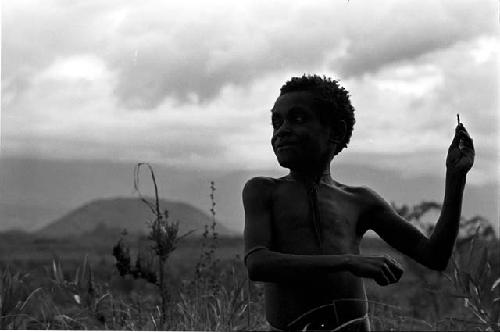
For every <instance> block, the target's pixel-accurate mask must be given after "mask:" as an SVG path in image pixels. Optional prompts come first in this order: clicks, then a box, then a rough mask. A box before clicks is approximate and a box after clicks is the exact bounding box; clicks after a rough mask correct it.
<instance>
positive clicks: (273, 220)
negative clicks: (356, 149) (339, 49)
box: [243, 75, 474, 331]
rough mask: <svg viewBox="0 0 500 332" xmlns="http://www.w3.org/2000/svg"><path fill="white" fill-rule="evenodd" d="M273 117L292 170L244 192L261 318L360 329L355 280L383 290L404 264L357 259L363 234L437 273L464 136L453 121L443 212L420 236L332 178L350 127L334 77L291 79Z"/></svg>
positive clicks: (459, 188) (380, 203)
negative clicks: (430, 231)
mask: <svg viewBox="0 0 500 332" xmlns="http://www.w3.org/2000/svg"><path fill="white" fill-rule="evenodd" d="M271 115H272V126H273V136H272V139H271V144H272V147H273V150H274V153H275V154H276V157H277V159H278V162H279V164H280V165H281V166H283V167H285V168H288V169H289V170H290V173H289V174H288V175H286V176H284V177H281V178H277V179H274V178H264V177H256V178H253V179H251V180H249V181H248V182H247V183H246V185H245V188H244V189H243V204H244V207H245V250H246V255H245V262H246V265H247V268H248V274H249V277H250V279H251V280H254V281H263V282H265V302H266V303H265V304H266V317H267V320H268V322H269V324H270V325H271V327H272V328H274V329H280V330H304V329H305V330H322V329H330V330H332V329H334V328H336V327H339V326H346V329H348V330H353V329H356V330H361V331H367V330H369V329H370V327H369V321H368V319H367V317H366V314H367V303H366V294H365V289H364V284H363V279H362V278H371V279H373V280H375V281H376V282H377V283H378V284H379V285H382V286H384V285H388V284H392V283H395V282H397V281H398V280H399V279H400V278H401V275H402V274H403V270H402V268H401V266H400V265H399V264H398V263H397V262H396V261H395V260H394V259H392V258H391V257H388V256H364V255H360V252H359V245H360V241H361V239H362V237H363V234H364V233H365V232H366V231H367V230H373V231H375V232H376V233H377V234H378V235H379V236H380V237H381V238H382V239H383V240H385V241H386V242H387V243H388V244H389V245H391V246H392V247H394V248H396V249H397V250H399V251H400V252H402V253H403V254H405V255H407V256H409V257H411V258H413V259H414V260H416V261H417V262H419V263H420V264H423V265H424V266H427V267H428V268H430V269H433V270H439V271H442V270H444V269H445V268H446V266H447V263H448V260H449V258H450V256H451V253H452V250H453V246H454V242H455V239H456V236H457V233H458V225H459V219H460V213H461V209H462V196H463V190H464V186H465V179H466V174H467V172H468V171H469V170H470V169H471V167H472V164H473V162H474V147H473V143H472V139H471V138H470V136H469V134H468V133H467V131H466V130H465V128H464V126H463V125H462V124H461V123H459V124H458V125H457V127H456V129H455V136H454V138H453V141H452V143H451V145H450V147H449V149H448V155H447V158H446V180H445V196H444V201H443V206H442V210H441V215H440V217H439V220H438V222H437V224H436V227H435V229H434V232H433V234H432V235H431V236H430V238H427V237H426V236H424V235H423V234H422V233H421V232H420V231H419V230H418V229H416V228H415V227H414V226H412V225H411V224H410V223H408V222H407V221H406V220H404V219H403V218H402V217H400V216H399V215H398V214H397V213H396V212H395V211H394V209H393V208H392V207H391V206H390V205H389V204H388V203H387V202H385V201H384V200H383V199H382V198H381V197H380V196H379V195H377V193H375V192H374V191H373V190H371V189H369V188H366V187H353V186H349V185H346V184H342V183H339V182H337V181H335V180H334V179H333V178H332V176H331V174H330V163H331V161H332V160H333V158H334V156H335V155H336V154H338V153H339V152H340V151H341V150H342V149H343V148H344V147H346V146H347V144H348V142H349V139H350V137H351V133H352V129H353V125H354V109H353V107H352V105H351V103H350V101H349V96H348V92H347V91H346V90H345V89H343V88H342V87H340V86H339V85H338V83H337V81H335V80H331V79H328V78H325V77H323V78H321V77H318V76H305V75H304V76H303V77H295V78H292V79H291V80H290V81H288V82H287V83H286V84H285V85H284V86H283V87H282V88H281V93H280V96H279V98H278V99H277V100H276V103H275V104H274V106H273V108H272V110H271ZM349 322H350V323H349ZM345 324H347V325H345Z"/></svg>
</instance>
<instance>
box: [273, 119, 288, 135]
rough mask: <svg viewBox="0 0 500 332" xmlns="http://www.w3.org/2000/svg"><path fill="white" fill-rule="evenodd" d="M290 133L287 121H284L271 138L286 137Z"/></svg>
mask: <svg viewBox="0 0 500 332" xmlns="http://www.w3.org/2000/svg"><path fill="white" fill-rule="evenodd" d="M290 132H291V130H290V126H289V125H288V121H284V122H283V123H282V124H281V126H280V127H279V128H278V129H276V130H275V131H274V135H273V136H275V137H280V136H284V135H288V134H290Z"/></svg>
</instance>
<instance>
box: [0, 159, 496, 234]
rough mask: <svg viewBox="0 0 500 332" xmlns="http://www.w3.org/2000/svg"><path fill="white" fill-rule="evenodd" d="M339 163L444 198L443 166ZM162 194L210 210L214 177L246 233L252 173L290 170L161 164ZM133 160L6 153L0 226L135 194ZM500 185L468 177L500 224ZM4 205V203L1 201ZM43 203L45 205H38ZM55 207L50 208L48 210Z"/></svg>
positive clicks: (469, 208)
mask: <svg viewBox="0 0 500 332" xmlns="http://www.w3.org/2000/svg"><path fill="white" fill-rule="evenodd" d="M341 161H342V160H339V163H338V164H335V165H334V166H333V167H332V175H333V177H334V178H335V179H336V180H337V181H339V182H342V183H345V184H349V185H366V186H368V187H370V188H372V189H374V190H375V191H377V192H378V193H379V194H380V195H381V196H382V197H384V198H385V199H386V200H387V201H388V202H391V201H394V202H395V203H397V204H399V205H400V204H410V205H413V204H417V203H420V202H421V201H423V200H427V201H437V202H442V200H443V197H444V178H443V174H442V173H444V172H442V171H443V169H442V168H441V169H437V170H436V174H434V175H421V176H404V175H403V174H401V173H400V172H396V171H393V170H391V169H379V168H375V167H373V166H371V165H370V164H369V163H365V164H363V163H357V164H355V163H347V162H341ZM153 166H154V171H155V175H156V180H157V183H158V188H159V192H160V196H161V197H164V198H165V199H167V200H169V201H176V202H188V203H189V204H191V205H192V206H194V207H196V208H198V209H199V210H200V211H203V212H206V213H208V211H209V209H210V206H211V201H210V197H209V194H210V181H214V182H215V186H216V187H217V190H216V191H215V201H216V203H217V206H216V210H217V219H218V220H220V221H221V223H222V224H223V225H225V226H227V227H228V228H229V229H231V230H234V231H235V232H238V233H240V234H241V233H242V232H243V224H244V210H243V204H242V200H241V191H242V189H243V186H244V185H245V182H246V181H247V180H248V179H249V178H251V177H253V176H272V177H276V176H282V175H285V174H286V173H287V171H286V170H285V169H273V170H253V171H250V170H239V171H225V170H216V171H206V170H203V169H201V168H200V169H195V170H193V169H182V168H174V167H167V166H164V165H161V164H154V165H153ZM133 169H134V163H133V162H108V161H90V160H43V159H13V158H6V157H2V158H0V231H5V230H8V229H14V228H16V229H23V230H30V231H34V230H38V229H41V227H43V226H45V225H48V224H49V222H50V221H53V220H55V219H56V218H59V217H61V216H62V215H63V213H66V212H67V211H71V210H72V209H74V208H75V207H77V206H80V205H82V204H84V203H86V202H89V201H91V200H93V199H95V198H96V197H99V198H114V197H117V196H122V197H128V196H132V195H133V193H134V191H133ZM143 175H144V176H145V177H146V178H145V179H144V183H143V184H141V187H142V188H141V189H142V192H143V193H145V194H147V195H151V193H152V189H151V188H152V185H151V184H150V183H148V177H149V175H148V174H147V173H146V172H145V173H144V174H143ZM499 194H500V192H499V188H498V184H497V182H496V181H493V180H492V181H491V182H490V183H485V184H481V185H479V184H473V183H467V186H466V189H465V193H464V203H463V215H464V216H465V217H471V216H474V215H477V214H479V215H482V216H484V217H486V218H488V219H489V220H490V221H491V222H492V223H493V224H494V225H495V228H496V229H497V230H499V229H500V220H499V213H498V212H499V210H498V208H499V202H500V196H499ZM2 204H4V206H5V208H3V207H2ZM37 208H39V209H38V210H37ZM49 212H50V213H49Z"/></svg>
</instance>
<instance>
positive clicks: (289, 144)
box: [276, 142, 298, 151]
mask: <svg viewBox="0 0 500 332" xmlns="http://www.w3.org/2000/svg"><path fill="white" fill-rule="evenodd" d="M297 145H298V143H297V142H282V143H278V144H277V145H276V150H278V151H279V150H284V149H290V148H294V147H296V146H297Z"/></svg>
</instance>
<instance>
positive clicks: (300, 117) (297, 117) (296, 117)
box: [294, 115, 304, 123]
mask: <svg viewBox="0 0 500 332" xmlns="http://www.w3.org/2000/svg"><path fill="white" fill-rule="evenodd" d="M294 120H295V122H298V123H302V122H304V117H303V116H302V115H296V116H295V117H294Z"/></svg>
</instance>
